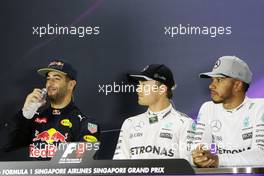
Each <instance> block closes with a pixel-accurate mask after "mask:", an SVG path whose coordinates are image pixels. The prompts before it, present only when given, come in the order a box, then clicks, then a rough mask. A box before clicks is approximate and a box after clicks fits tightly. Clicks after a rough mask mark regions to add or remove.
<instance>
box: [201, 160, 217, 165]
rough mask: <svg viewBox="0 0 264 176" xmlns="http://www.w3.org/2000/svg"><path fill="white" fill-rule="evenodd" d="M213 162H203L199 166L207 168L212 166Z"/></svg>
mask: <svg viewBox="0 0 264 176" xmlns="http://www.w3.org/2000/svg"><path fill="white" fill-rule="evenodd" d="M213 162H214V161H213V160H212V159H209V160H208V161H204V162H203V163H202V164H201V166H202V167H209V166H210V164H212V163H213Z"/></svg>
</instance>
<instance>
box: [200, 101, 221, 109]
mask: <svg viewBox="0 0 264 176" xmlns="http://www.w3.org/2000/svg"><path fill="white" fill-rule="evenodd" d="M216 106H217V105H216V104H215V103H214V102H212V101H206V102H204V103H203V104H202V106H201V107H200V109H205V110H207V109H211V108H215V107H216Z"/></svg>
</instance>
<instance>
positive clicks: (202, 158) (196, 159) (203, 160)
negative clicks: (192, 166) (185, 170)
mask: <svg viewBox="0 0 264 176" xmlns="http://www.w3.org/2000/svg"><path fill="white" fill-rule="evenodd" d="M207 160H208V158H207V157H204V156H202V157H197V158H195V159H194V162H196V163H201V162H205V161H207Z"/></svg>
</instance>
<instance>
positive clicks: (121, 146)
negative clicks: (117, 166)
mask: <svg viewBox="0 0 264 176" xmlns="http://www.w3.org/2000/svg"><path fill="white" fill-rule="evenodd" d="M130 125H131V122H130V120H129V119H127V120H125V121H124V123H123V125H122V127H121V130H120V133H119V138H118V141H117V145H116V149H115V153H114V156H113V159H114V160H118V159H130V158H131V155H130V147H129V143H128V139H129V136H128V135H129V134H128V127H129V126H130Z"/></svg>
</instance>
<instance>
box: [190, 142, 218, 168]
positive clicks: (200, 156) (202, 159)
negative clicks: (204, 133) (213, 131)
mask: <svg viewBox="0 0 264 176" xmlns="http://www.w3.org/2000/svg"><path fill="white" fill-rule="evenodd" d="M192 158H193V163H194V164H195V165H196V166H197V167H218V165H219V159H218V156H217V155H214V154H212V153H211V152H210V151H209V150H204V149H203V145H200V146H198V147H197V148H196V149H195V150H193V151H192Z"/></svg>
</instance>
